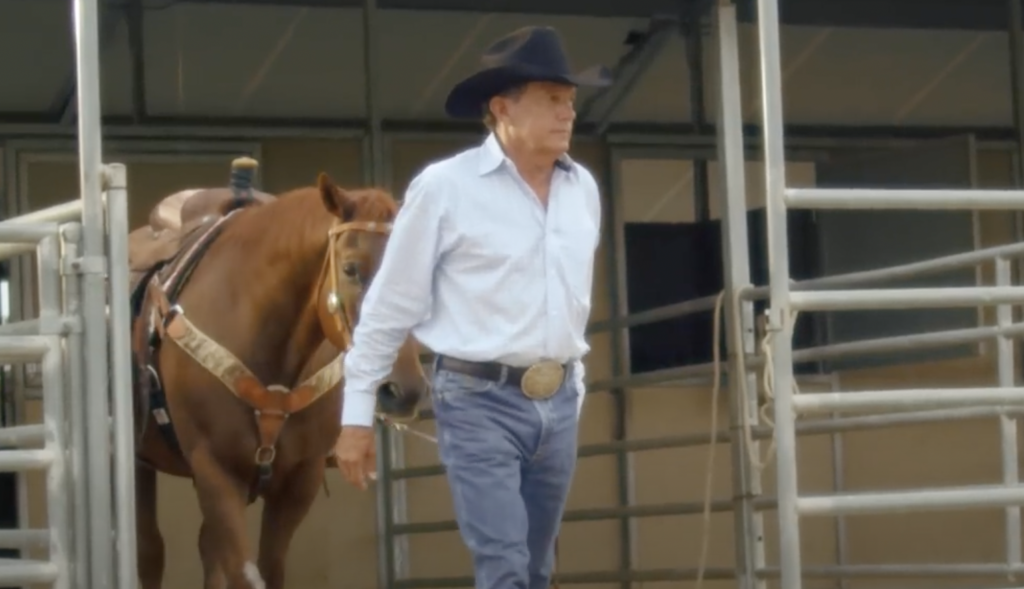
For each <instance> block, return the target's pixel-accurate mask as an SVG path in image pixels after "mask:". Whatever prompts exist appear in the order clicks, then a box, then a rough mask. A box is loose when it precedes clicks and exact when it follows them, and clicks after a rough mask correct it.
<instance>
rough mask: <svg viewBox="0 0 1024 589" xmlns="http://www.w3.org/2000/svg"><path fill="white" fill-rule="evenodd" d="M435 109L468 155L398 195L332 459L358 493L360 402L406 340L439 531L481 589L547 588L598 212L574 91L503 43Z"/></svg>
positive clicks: (577, 397)
mask: <svg viewBox="0 0 1024 589" xmlns="http://www.w3.org/2000/svg"><path fill="white" fill-rule="evenodd" d="M482 62H483V65H484V69H483V70H482V71H479V72H477V73H476V74H474V75H472V76H470V77H469V78H467V79H466V80H464V81H462V82H461V83H459V84H458V85H457V86H456V87H455V88H454V89H453V90H452V91H451V93H450V94H449V96H448V99H447V102H446V105H445V109H446V111H447V113H448V114H449V116H452V117H456V118H469V119H476V120H481V119H483V120H484V122H485V124H486V125H487V126H488V127H489V128H490V130H491V131H492V133H491V134H490V135H489V136H488V137H487V139H486V141H484V143H483V144H482V145H480V146H478V147H475V148H472V149H469V150H466V151H463V152H462V153H459V154H457V155H455V156H452V157H450V158H448V159H445V160H442V161H439V162H436V163H433V164H431V165H430V166H428V167H427V168H426V169H425V170H423V171H422V172H421V173H420V174H419V175H418V176H416V177H415V178H414V179H413V180H412V182H411V183H410V185H409V189H408V191H407V193H406V196H405V202H404V204H403V206H402V208H401V212H400V213H399V215H398V218H397V219H396V221H395V226H394V229H393V232H392V234H391V238H390V241H389V242H388V247H387V249H386V251H385V253H384V257H383V260H382V261H381V267H380V269H379V271H378V273H377V275H376V276H375V277H374V279H373V283H372V285H371V286H370V288H369V290H368V292H367V293H366V297H365V299H364V301H363V305H362V312H361V314H360V319H359V323H358V326H357V327H356V330H355V333H354V338H353V339H354V342H353V347H352V349H351V350H350V351H349V353H348V355H347V357H346V358H345V400H344V409H343V412H342V432H341V436H340V437H339V440H338V443H337V446H336V448H335V454H336V457H337V460H338V464H339V466H340V468H341V469H342V472H343V473H344V475H345V477H346V478H347V479H348V480H349V481H350V482H351V483H353V484H354V485H356V486H358V487H360V488H363V489H365V488H366V479H367V476H368V471H369V470H371V469H372V468H373V466H372V465H373V456H374V455H373V444H374V441H373V429H372V423H373V419H374V411H375V405H376V399H375V397H374V391H375V390H376V388H377V385H378V383H380V382H381V380H382V379H384V378H385V377H386V375H387V374H388V372H389V370H390V367H391V365H392V363H393V362H394V361H395V357H396V354H397V351H398V349H399V346H400V345H401V344H402V341H403V340H404V338H405V337H406V335H407V334H408V333H409V331H410V330H411V331H412V333H413V335H414V336H415V337H416V339H417V340H419V341H420V342H421V343H422V344H423V345H425V346H426V347H428V348H430V349H431V350H432V351H433V352H434V353H435V355H436V360H435V364H434V380H433V388H432V395H433V407H434V411H435V415H436V419H437V431H438V446H439V451H440V455H441V460H442V462H443V464H444V465H445V466H446V470H447V476H448V482H449V486H450V488H451V492H452V498H453V503H454V507H455V513H456V520H457V522H458V524H459V529H460V532H461V534H462V538H463V540H464V541H465V543H466V545H467V546H468V548H469V550H470V551H471V552H472V555H473V563H474V570H475V573H476V586H477V587H478V588H481V589H484V588H486V589H499V588H522V589H526V588H527V587H529V588H531V589H542V588H545V587H547V586H548V583H549V580H550V577H551V571H552V564H553V552H554V540H555V537H556V535H557V533H558V528H559V522H560V520H561V516H562V512H563V509H564V506H565V502H566V498H567V495H568V491H569V486H570V483H571V480H572V476H573V472H574V469H575V463H576V434H577V426H578V420H579V414H580V410H581V408H582V404H583V395H584V387H583V375H584V371H583V363H582V357H583V356H584V354H586V352H587V351H588V350H589V347H588V346H587V343H586V341H585V340H584V330H585V327H586V324H587V320H588V318H589V314H590V297H591V285H592V278H593V267H594V252H595V249H596V248H597V245H598V240H599V237H600V217H601V211H600V200H599V194H598V187H597V183H596V182H595V181H594V177H593V176H592V175H591V173H590V172H589V171H587V170H586V169H585V168H584V167H583V166H581V165H579V164H578V163H575V162H574V161H572V160H571V159H570V158H569V157H568V156H567V155H566V152H567V151H568V149H569V143H570V138H571V135H572V127H573V121H574V119H575V111H574V108H573V102H574V99H575V94H576V87H577V86H580V85H593V86H600V85H606V84H608V83H610V79H609V78H610V76H609V74H608V72H607V70H606V69H604V68H594V69H592V70H590V71H588V72H584V73H583V74H580V75H573V74H571V73H570V71H569V67H568V62H567V59H566V57H565V55H564V53H563V50H562V46H561V41H560V39H559V37H558V34H557V33H556V32H555V31H554V30H553V29H551V28H548V27H528V28H524V29H520V30H518V31H515V32H514V33H512V34H510V35H508V36H506V37H504V38H502V39H501V40H499V41H498V42H497V43H495V44H494V45H492V46H491V48H490V49H489V50H488V51H487V53H486V54H485V55H484V58H483V59H482Z"/></svg>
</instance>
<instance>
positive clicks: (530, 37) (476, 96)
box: [444, 27, 612, 119]
mask: <svg viewBox="0 0 1024 589" xmlns="http://www.w3.org/2000/svg"><path fill="white" fill-rule="evenodd" d="M480 62H481V63H482V64H483V66H484V69H482V70H480V71H478V72H476V73H475V74H473V75H471V76H469V77H468V78H466V79H465V80H462V81H461V82H459V83H458V84H456V85H455V87H454V88H452V91H451V92H449V93H448V99H447V100H446V101H445V105H444V110H445V112H447V113H448V116H450V117H454V118H460V119H480V118H483V116H484V103H485V102H486V101H488V100H490V99H491V97H493V96H496V95H498V94H501V93H502V92H504V91H505V90H508V89H509V88H512V87H514V86H518V85H520V84H524V83H527V82H542V81H544V82H560V83H563V84H570V85H573V86H607V85H609V84H611V82H612V76H611V72H610V71H609V70H608V68H606V67H603V66H594V67H591V68H589V69H587V70H584V71H582V72H579V73H575V74H574V73H572V72H571V71H570V70H569V60H568V58H567V57H566V55H565V50H564V49H563V48H562V40H561V39H560V38H559V36H558V33H557V32H556V31H555V29H553V28H551V27H523V28H521V29H519V30H516V31H513V32H512V33H510V34H508V35H506V36H504V37H502V38H501V39H499V40H498V41H497V42H495V43H494V44H493V45H491V46H490V47H489V48H487V51H485V52H484V55H483V57H482V58H481V59H480Z"/></svg>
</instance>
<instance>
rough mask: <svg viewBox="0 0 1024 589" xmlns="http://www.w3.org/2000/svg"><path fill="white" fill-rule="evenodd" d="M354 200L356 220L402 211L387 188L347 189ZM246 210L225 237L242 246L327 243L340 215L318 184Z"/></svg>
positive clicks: (282, 247)
mask: <svg viewBox="0 0 1024 589" xmlns="http://www.w3.org/2000/svg"><path fill="white" fill-rule="evenodd" d="M345 194H346V195H347V196H348V197H349V198H350V199H351V200H352V211H353V212H354V214H353V216H352V218H353V220H359V221H377V222H388V221H391V220H393V219H394V218H395V215H396V214H397V213H398V203H397V202H396V201H395V199H394V198H393V197H392V196H391V194H390V193H388V192H387V191H385V190H381V189H378V188H361V189H353V190H346V191H345ZM247 209H248V210H246V211H242V212H241V213H240V216H242V217H244V220H243V219H237V222H234V223H230V224H228V226H227V227H226V228H225V234H224V238H225V239H228V240H230V241H231V242H233V243H236V244H237V245H239V246H242V247H256V246H259V247H270V248H271V249H276V250H278V251H294V250H304V251H305V250H307V249H308V248H310V247H316V248H320V247H326V244H327V241H326V240H327V229H328V227H330V225H331V223H333V222H334V220H335V219H336V217H335V216H334V215H332V214H331V213H330V212H328V211H327V209H326V208H325V207H324V203H323V196H322V194H321V192H320V189H319V188H318V187H316V186H304V187H301V188H296V189H293V190H289V191H287V192H284V193H282V194H280V195H279V196H278V197H277V198H276V199H275V200H273V201H270V202H267V203H264V204H261V205H255V206H251V207H247Z"/></svg>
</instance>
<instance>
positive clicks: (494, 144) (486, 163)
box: [479, 133, 576, 176]
mask: <svg viewBox="0 0 1024 589" xmlns="http://www.w3.org/2000/svg"><path fill="white" fill-rule="evenodd" d="M479 154H480V166H479V172H480V175H481V176H483V175H485V174H489V173H490V172H493V171H494V170H496V169H498V167H500V166H501V164H503V163H505V162H507V161H509V160H508V156H506V155H505V152H504V151H502V149H501V145H499V144H498V138H497V137H496V136H495V135H494V133H490V134H488V135H487V139H485V140H484V142H483V144H482V145H481V146H480V149H479ZM509 163H511V162H509ZM555 167H556V168H558V169H560V170H562V171H563V172H566V173H570V174H571V173H573V172H575V170H576V163H575V162H574V161H573V160H572V158H570V157H569V154H562V157H560V158H558V159H557V160H555Z"/></svg>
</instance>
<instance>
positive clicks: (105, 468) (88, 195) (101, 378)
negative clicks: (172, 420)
mask: <svg viewBox="0 0 1024 589" xmlns="http://www.w3.org/2000/svg"><path fill="white" fill-rule="evenodd" d="M73 2H74V17H75V57H76V68H75V70H76V75H77V78H78V157H79V184H80V188H81V193H82V195H81V198H82V208H83V214H82V254H83V258H82V263H81V266H80V267H81V269H82V272H83V275H82V302H83V305H82V316H83V328H84V339H85V351H86V354H87V357H86V361H85V380H86V382H85V384H86V389H85V397H86V419H87V421H88V424H89V426H88V431H87V448H88V465H87V470H88V475H89V551H90V581H91V582H90V586H91V587H96V588H99V587H113V586H114V583H113V578H112V572H113V570H114V554H113V542H112V537H111V536H112V530H113V517H112V513H111V512H112V510H113V506H112V504H111V503H112V502H111V500H110V497H111V495H110V492H111V472H110V471H111V468H110V450H111V448H110V429H109V425H108V424H109V419H110V401H109V394H108V393H109V392H110V386H109V385H110V382H109V377H108V370H109V366H110V362H109V360H110V354H109V352H108V344H109V342H108V338H107V297H106V289H107V284H106V280H105V276H104V275H105V273H106V268H104V262H105V257H104V255H105V251H104V250H105V247H104V246H105V244H104V227H105V219H104V217H105V214H104V206H103V195H102V186H101V177H102V174H103V166H102V161H103V160H102V154H103V145H102V129H101V123H100V114H101V113H100V80H101V79H102V76H101V75H100V58H99V11H98V0H73Z"/></svg>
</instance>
